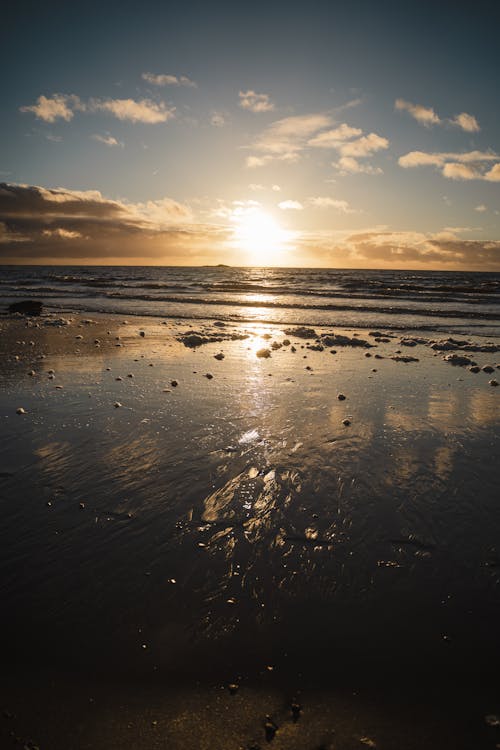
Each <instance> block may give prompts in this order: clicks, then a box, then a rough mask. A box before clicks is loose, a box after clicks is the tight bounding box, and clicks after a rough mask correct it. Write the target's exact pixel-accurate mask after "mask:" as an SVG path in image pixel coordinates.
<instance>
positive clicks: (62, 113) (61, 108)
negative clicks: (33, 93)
mask: <svg viewBox="0 0 500 750" xmlns="http://www.w3.org/2000/svg"><path fill="white" fill-rule="evenodd" d="M36 102H37V103H36V104H31V105H29V106H25V107H20V108H19V109H20V111H21V112H33V114H34V115H35V116H36V117H37V119H38V120H43V121H44V122H55V121H56V120H65V121H66V122H70V120H72V119H73V114H74V110H75V109H84V105H83V104H82V102H81V101H80V99H79V97H78V96H75V95H74V94H53V95H52V97H47V96H43V94H42V95H41V96H39V97H38V99H37V100H36Z"/></svg>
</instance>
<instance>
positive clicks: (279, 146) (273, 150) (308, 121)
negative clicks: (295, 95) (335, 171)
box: [246, 114, 332, 167]
mask: <svg viewBox="0 0 500 750" xmlns="http://www.w3.org/2000/svg"><path fill="white" fill-rule="evenodd" d="M331 124H332V121H331V118H330V116H329V115H324V114H312V115H294V116H292V117H285V118H284V119H283V120H276V121H275V122H273V123H271V125H269V126H268V127H267V128H266V129H265V130H264V131H263V132H262V133H261V134H260V135H259V136H258V137H257V139H256V140H255V141H254V143H253V144H252V148H253V149H254V150H255V151H257V152H259V155H255V154H254V155H252V156H249V157H247V159H246V164H247V166H248V167H262V166H264V165H265V164H267V163H269V162H270V161H272V160H273V159H278V160H280V161H286V162H294V161H298V159H299V158H300V153H301V152H302V151H303V150H304V148H306V145H307V140H308V139H309V138H310V137H311V136H312V135H314V133H317V132H318V131H319V130H321V129H322V128H326V127H328V126H329V125H331Z"/></svg>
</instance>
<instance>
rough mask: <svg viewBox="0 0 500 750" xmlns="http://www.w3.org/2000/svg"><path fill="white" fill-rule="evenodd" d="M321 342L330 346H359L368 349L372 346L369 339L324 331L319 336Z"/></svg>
mask: <svg viewBox="0 0 500 750" xmlns="http://www.w3.org/2000/svg"><path fill="white" fill-rule="evenodd" d="M320 340H321V343H322V344H323V346H326V347H328V348H330V347H331V346H361V347H363V348H365V349H368V348H370V347H372V346H373V344H370V342H369V341H365V340H364V339H360V338H356V337H354V338H349V336H342V335H340V334H335V333H324V334H323V335H322V336H320Z"/></svg>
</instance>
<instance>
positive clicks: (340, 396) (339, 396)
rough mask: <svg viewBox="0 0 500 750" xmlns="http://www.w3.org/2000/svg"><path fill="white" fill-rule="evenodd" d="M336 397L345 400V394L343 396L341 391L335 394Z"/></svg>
mask: <svg viewBox="0 0 500 750" xmlns="http://www.w3.org/2000/svg"><path fill="white" fill-rule="evenodd" d="M337 398H338V400H339V401H345V396H344V394H343V393H339V395H338V396H337Z"/></svg>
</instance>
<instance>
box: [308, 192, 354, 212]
mask: <svg viewBox="0 0 500 750" xmlns="http://www.w3.org/2000/svg"><path fill="white" fill-rule="evenodd" d="M307 203H308V204H309V205H310V206H313V207H314V208H334V209H336V210H337V211H340V213H343V214H352V213H354V209H352V208H351V207H350V206H349V203H348V202H347V201H343V200H338V199H337V198H330V197H329V196H318V197H317V198H308V199H307Z"/></svg>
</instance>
